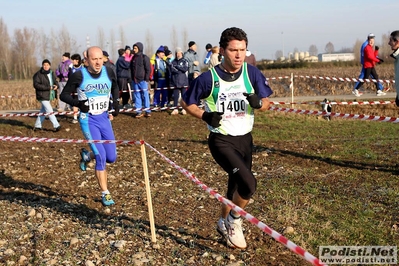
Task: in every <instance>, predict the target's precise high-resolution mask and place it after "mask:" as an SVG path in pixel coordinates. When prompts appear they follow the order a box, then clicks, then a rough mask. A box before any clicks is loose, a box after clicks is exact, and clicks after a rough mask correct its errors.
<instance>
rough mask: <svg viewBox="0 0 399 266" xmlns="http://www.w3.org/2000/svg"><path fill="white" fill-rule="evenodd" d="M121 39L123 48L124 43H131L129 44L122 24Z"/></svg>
mask: <svg viewBox="0 0 399 266" xmlns="http://www.w3.org/2000/svg"><path fill="white" fill-rule="evenodd" d="M119 39H120V42H121V45H122V48H124V45H129V44H127V40H126V36H125V31H124V29H123V27H122V26H120V27H119ZM130 48H133V47H130Z"/></svg>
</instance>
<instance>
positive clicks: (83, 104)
mask: <svg viewBox="0 0 399 266" xmlns="http://www.w3.org/2000/svg"><path fill="white" fill-rule="evenodd" d="M77 107H78V108H79V109H80V111H81V112H82V113H88V112H89V103H88V100H87V99H86V100H84V101H79V104H78V106H77Z"/></svg>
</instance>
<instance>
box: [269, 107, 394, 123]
mask: <svg viewBox="0 0 399 266" xmlns="http://www.w3.org/2000/svg"><path fill="white" fill-rule="evenodd" d="M269 110H273V111H279V112H287V113H295V114H307V115H323V116H331V117H341V118H353V119H360V120H371V121H378V122H391V123H398V122H399V118H396V117H385V116H378V115H358V114H341V113H332V112H331V113H329V112H324V111H312V110H300V109H290V108H278V107H273V106H272V107H270V108H269Z"/></svg>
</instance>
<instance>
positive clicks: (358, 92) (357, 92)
mask: <svg viewBox="0 0 399 266" xmlns="http://www.w3.org/2000/svg"><path fill="white" fill-rule="evenodd" d="M352 93H353V94H354V95H355V96H356V97H360V96H361V95H362V94H363V92H360V91H358V90H356V89H354V90H353V91H352Z"/></svg>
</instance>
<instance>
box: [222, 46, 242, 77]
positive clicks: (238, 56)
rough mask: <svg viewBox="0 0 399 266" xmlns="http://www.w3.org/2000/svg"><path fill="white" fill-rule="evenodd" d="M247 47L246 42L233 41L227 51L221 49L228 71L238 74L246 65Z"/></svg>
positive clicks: (224, 64)
mask: <svg viewBox="0 0 399 266" xmlns="http://www.w3.org/2000/svg"><path fill="white" fill-rule="evenodd" d="M246 51H247V45H246V43H245V41H244V40H242V41H238V40H232V41H230V42H229V44H228V45H227V47H226V49H223V48H220V53H221V54H222V55H223V57H224V61H223V66H224V67H225V68H226V70H227V71H230V72H237V71H238V70H239V69H240V68H241V66H242V64H243V63H244V59H245V53H246Z"/></svg>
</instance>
